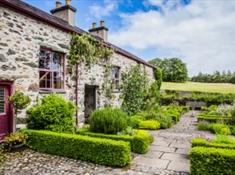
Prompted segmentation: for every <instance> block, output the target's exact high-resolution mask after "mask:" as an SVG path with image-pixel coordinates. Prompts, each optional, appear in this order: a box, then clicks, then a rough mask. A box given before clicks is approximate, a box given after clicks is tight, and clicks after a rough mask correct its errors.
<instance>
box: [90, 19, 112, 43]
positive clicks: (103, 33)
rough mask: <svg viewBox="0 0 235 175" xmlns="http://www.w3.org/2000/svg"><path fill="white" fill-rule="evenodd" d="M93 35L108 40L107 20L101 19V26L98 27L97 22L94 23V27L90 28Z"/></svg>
mask: <svg viewBox="0 0 235 175" xmlns="http://www.w3.org/2000/svg"><path fill="white" fill-rule="evenodd" d="M89 32H90V33H91V34H92V35H95V36H98V37H100V38H101V39H103V40H104V41H105V42H106V41H108V28H106V27H105V22H104V21H103V20H102V21H100V26H99V27H96V23H95V22H93V23H92V28H91V29H90V30H89Z"/></svg>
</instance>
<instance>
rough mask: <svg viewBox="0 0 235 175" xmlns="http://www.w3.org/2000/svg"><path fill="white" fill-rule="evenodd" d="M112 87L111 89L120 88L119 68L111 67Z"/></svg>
mask: <svg viewBox="0 0 235 175" xmlns="http://www.w3.org/2000/svg"><path fill="white" fill-rule="evenodd" d="M112 85H113V89H116V90H117V89H119V88H120V67H118V66H113V67H112Z"/></svg>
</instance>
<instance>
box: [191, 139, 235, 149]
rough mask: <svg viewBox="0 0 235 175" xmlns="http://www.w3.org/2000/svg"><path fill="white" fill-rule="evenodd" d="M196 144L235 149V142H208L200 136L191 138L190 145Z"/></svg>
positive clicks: (195, 145)
mask: <svg viewBox="0 0 235 175" xmlns="http://www.w3.org/2000/svg"><path fill="white" fill-rule="evenodd" d="M197 146H199V147H200V146H202V147H214V148H226V149H235V144H226V143H216V142H210V141H207V140H205V139H202V138H195V139H193V140H192V147H197Z"/></svg>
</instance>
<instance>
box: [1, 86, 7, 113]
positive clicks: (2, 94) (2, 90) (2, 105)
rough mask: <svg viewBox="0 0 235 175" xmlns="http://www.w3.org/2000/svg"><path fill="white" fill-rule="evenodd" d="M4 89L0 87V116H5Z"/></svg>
mask: <svg viewBox="0 0 235 175" xmlns="http://www.w3.org/2000/svg"><path fill="white" fill-rule="evenodd" d="M5 109H6V108H5V89H4V87H0V114H5V112H6V111H5Z"/></svg>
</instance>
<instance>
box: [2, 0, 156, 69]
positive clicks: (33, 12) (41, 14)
mask: <svg viewBox="0 0 235 175" xmlns="http://www.w3.org/2000/svg"><path fill="white" fill-rule="evenodd" d="M0 5H1V6H6V7H9V8H12V9H14V10H15V11H17V12H18V13H23V14H25V15H27V16H29V17H31V18H35V19H37V20H40V21H43V22H45V23H47V24H50V25H52V26H54V27H57V28H59V29H61V30H64V31H66V32H70V33H77V34H82V33H87V32H86V31H85V30H83V29H81V28H79V27H76V26H72V25H69V24H68V23H67V22H66V21H64V20H62V19H60V18H58V17H56V16H53V15H51V14H49V13H47V12H45V11H43V10H40V9H39V8H36V7H34V6H32V5H29V4H27V3H25V2H23V1H21V0H0ZM96 38H97V39H100V38H98V37H96ZM105 44H106V45H107V46H109V47H111V48H113V49H114V50H115V52H116V53H119V54H121V55H123V56H126V57H128V58H130V59H132V60H135V61H137V62H138V63H142V64H145V65H147V66H149V67H152V68H155V67H154V66H153V65H151V64H149V63H147V62H146V61H144V60H143V59H141V58H139V57H137V56H135V55H133V54H132V53H130V52H128V51H126V50H124V49H122V48H120V47H118V46H116V45H114V44H112V43H110V42H105Z"/></svg>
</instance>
